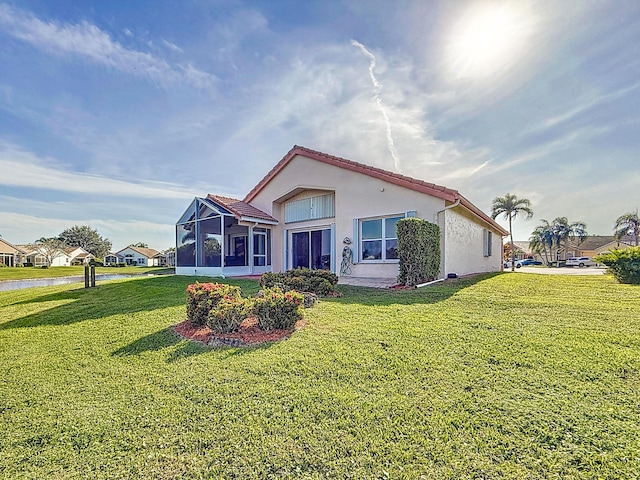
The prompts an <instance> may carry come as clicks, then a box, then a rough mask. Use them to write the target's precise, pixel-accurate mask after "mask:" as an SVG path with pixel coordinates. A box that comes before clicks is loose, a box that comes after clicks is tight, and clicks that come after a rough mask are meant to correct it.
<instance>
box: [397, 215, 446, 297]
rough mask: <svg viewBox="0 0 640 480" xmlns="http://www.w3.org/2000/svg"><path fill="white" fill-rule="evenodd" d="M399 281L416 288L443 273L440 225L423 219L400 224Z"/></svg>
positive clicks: (404, 221)
mask: <svg viewBox="0 0 640 480" xmlns="http://www.w3.org/2000/svg"><path fill="white" fill-rule="evenodd" d="M396 228H397V230H396V231H397V235H398V258H399V259H400V273H399V275H398V283H401V284H403V285H407V286H410V287H413V286H415V285H418V284H420V283H424V282H428V281H430V280H435V279H436V278H437V277H438V273H440V227H438V225H436V224H435V223H431V222H427V221H426V220H422V219H420V218H413V217H412V218H403V219H402V220H398V223H397V227H396Z"/></svg>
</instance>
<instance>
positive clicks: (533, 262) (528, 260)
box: [522, 258, 542, 267]
mask: <svg viewBox="0 0 640 480" xmlns="http://www.w3.org/2000/svg"><path fill="white" fill-rule="evenodd" d="M531 265H542V262H540V261H537V260H533V259H531V258H525V259H524V260H522V266H523V267H526V266H531Z"/></svg>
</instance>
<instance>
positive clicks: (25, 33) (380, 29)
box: [0, 0, 640, 250]
mask: <svg viewBox="0 0 640 480" xmlns="http://www.w3.org/2000/svg"><path fill="white" fill-rule="evenodd" d="M638 45H640V2H627V1H616V2H613V1H590V0H580V1H569V0H567V1H562V2H558V1H554V0H549V1H535V2H533V1H532V2H528V1H526V0H522V1H518V2H514V1H508V2H486V1H474V2H465V1H457V2H456V1H428V0H417V1H330V0H321V1H305V2H301V1H297V0H288V1H268V2H267V1H265V2H243V1H234V0H229V1H226V0H219V1H218V0H211V1H206V0H200V1H196V0H193V1H192V0H183V1H180V2H173V1H171V2H169V1H164V2H161V1H157V2H126V1H109V2H104V1H100V2H94V1H82V2H77V1H57V0H41V1H37V0H35V1H30V0H26V1H20V2H11V1H9V2H6V3H2V2H1V0H0V65H1V67H0V172H2V173H1V174H0V235H2V236H3V238H5V239H6V240H8V241H10V242H12V243H27V242H32V241H34V240H36V239H38V238H40V237H43V236H53V235H57V234H58V233H60V232H61V231H62V230H64V229H65V228H68V227H71V226H73V225H91V226H92V227H93V228H96V229H97V230H98V231H99V232H100V233H101V234H102V235H103V236H105V237H108V238H109V239H111V240H112V242H113V247H114V250H118V249H121V248H124V247H125V246H126V245H128V244H129V243H135V242H145V243H148V244H149V246H150V247H153V248H156V249H164V248H167V247H170V246H172V244H173V243H174V240H173V231H174V228H173V224H174V222H175V221H176V220H177V218H178V217H179V216H180V215H181V214H182V212H183V211H184V209H185V208H186V207H187V205H188V203H189V201H190V199H191V198H193V197H194V196H196V195H205V194H207V193H217V194H221V195H228V196H235V197H238V198H242V197H243V196H244V195H245V194H246V193H247V192H248V191H249V190H250V189H251V188H252V187H253V186H254V185H255V184H256V183H257V182H258V181H259V180H260V179H261V178H262V177H263V176H264V175H265V174H266V173H267V172H268V171H269V170H270V169H271V167H272V166H273V165H274V164H275V163H276V162H278V161H279V160H280V158H282V156H283V155H284V154H285V153H286V152H287V151H288V150H289V149H290V148H291V147H292V146H293V145H294V144H298V145H303V146H306V147H309V148H312V149H316V150H321V151H324V152H326V153H330V154H334V155H338V156H342V157H346V158H349V159H351V160H355V161H359V162H362V163H367V164H370V165H375V166H377V167H380V168H385V169H387V170H393V171H399V172H401V173H403V174H405V175H409V176H413V177H416V178H420V179H423V180H426V181H429V182H434V183H438V184H441V185H445V186H447V187H449V188H455V189H458V190H459V191H460V192H461V193H462V194H463V195H464V196H465V197H467V198H468V199H469V200H471V201H472V202H473V203H475V204H476V205H477V206H478V207H479V208H481V209H483V210H484V211H485V212H489V211H490V205H491V200H492V199H493V198H494V197H496V196H499V195H504V194H505V193H507V192H510V193H514V194H516V195H518V196H519V197H525V198H529V199H530V200H531V201H532V204H533V209H534V212H535V216H534V218H533V219H532V220H529V221H526V222H525V221H524V220H519V221H516V223H515V225H514V231H515V237H516V238H517V239H527V238H528V237H529V234H530V232H531V231H532V230H533V229H534V227H535V226H536V225H537V224H538V221H539V220H540V219H542V218H544V219H547V220H552V219H553V218H555V217H558V216H566V217H568V218H569V220H570V221H577V220H581V221H584V222H586V223H587V226H588V231H589V232H590V233H592V234H601V235H610V234H611V233H612V226H613V223H614V221H615V219H616V218H617V217H618V216H619V215H621V214H623V213H625V212H628V211H633V210H635V209H636V208H637V207H638V205H639V204H640V198H639V197H640V188H639V186H640V159H639V158H638V152H640V133H639V132H640V50H639V47H638ZM502 223H503V225H506V223H504V222H502Z"/></svg>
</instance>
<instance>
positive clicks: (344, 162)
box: [243, 145, 509, 236]
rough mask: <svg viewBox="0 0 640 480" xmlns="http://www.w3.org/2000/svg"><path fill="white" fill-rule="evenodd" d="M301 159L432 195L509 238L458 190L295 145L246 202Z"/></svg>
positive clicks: (250, 193) (248, 196)
mask: <svg viewBox="0 0 640 480" xmlns="http://www.w3.org/2000/svg"><path fill="white" fill-rule="evenodd" d="M297 155H301V156H303V157H306V158H310V159H311V160H316V161H319V162H322V163H326V164H328V165H333V166H335V167H339V168H344V169H345V170H350V171H352V172H356V173H360V174H363V175H367V176H370V177H373V178H377V179H379V180H382V181H385V182H389V183H392V184H394V185H398V186H400V187H404V188H408V189H410V190H415V191H417V192H420V193H424V194H427V195H431V196H433V197H436V198H440V199H443V200H445V201H446V202H451V203H455V202H458V204H459V205H460V206H462V207H463V208H465V209H466V210H468V211H470V212H472V213H473V214H474V215H476V216H477V217H479V218H480V219H482V221H483V222H484V223H486V224H488V225H490V226H491V227H492V228H495V229H496V230H497V231H498V232H500V234H502V235H503V236H504V235H508V233H509V232H507V231H506V230H505V229H504V228H502V227H501V226H500V225H499V224H498V223H497V222H496V221H495V220H493V219H492V218H491V217H489V216H488V215H487V214H486V213H484V212H483V211H482V210H480V209H479V208H478V207H476V206H475V205H473V204H472V203H471V202H470V201H469V200H467V199H466V198H464V197H463V196H462V195H461V194H460V193H459V192H458V191H457V190H453V189H451V188H447V187H444V186H442V185H436V184H435V183H429V182H425V181H424V180H419V179H417V178H412V177H407V176H405V175H402V174H401V173H397V172H390V171H388V170H383V169H382V168H378V167H372V166H371V165H365V164H363V163H358V162H354V161H353V160H348V159H346V158H342V157H337V156H335V155H329V154H328V153H324V152H320V151H318V150H312V149H310V148H307V147H302V146H300V145H294V146H293V148H292V149H291V150H289V151H288V152H287V153H286V155H285V156H284V157H282V159H281V160H280V161H279V162H278V163H277V164H276V165H275V166H274V167H273V168H272V169H271V170H270V171H269V172H268V173H267V174H266V175H265V176H264V178H263V179H262V180H260V182H258V184H257V185H256V186H255V187H253V189H251V191H250V192H249V193H248V194H247V195H246V197H244V200H243V202H246V203H250V202H251V201H252V200H253V199H254V198H255V197H256V196H257V195H258V193H260V191H261V190H262V189H263V188H265V187H266V186H267V184H268V183H269V182H270V181H271V180H272V179H273V178H274V177H275V176H276V175H278V173H279V172H280V171H281V170H282V169H284V168H285V167H286V166H287V164H288V163H289V162H291V161H292V160H293V159H294V158H295V157H296V156H297Z"/></svg>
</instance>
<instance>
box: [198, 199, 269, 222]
mask: <svg viewBox="0 0 640 480" xmlns="http://www.w3.org/2000/svg"><path fill="white" fill-rule="evenodd" d="M207 198H208V199H209V200H212V201H213V202H215V203H217V204H218V205H220V206H221V207H224V208H226V209H227V210H229V211H230V212H231V213H233V214H234V215H235V216H236V217H237V218H238V220H240V219H242V217H250V218H255V219H257V220H267V221H269V222H275V223H278V221H277V220H276V219H275V218H273V217H272V216H271V215H269V214H268V213H265V212H263V211H262V210H260V209H257V208H256V207H254V206H253V205H249V204H248V203H247V202H245V201H242V200H238V199H237V198H231V197H222V196H220V195H212V194H209V195H207Z"/></svg>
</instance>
